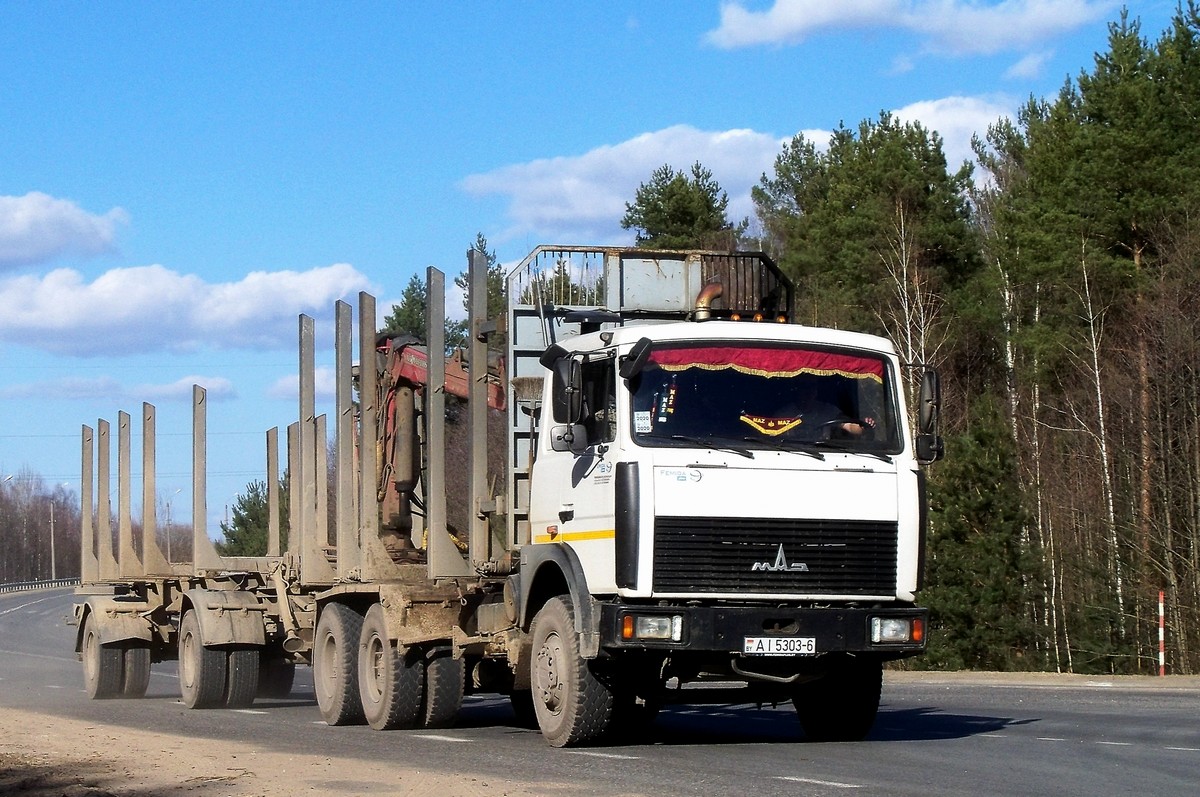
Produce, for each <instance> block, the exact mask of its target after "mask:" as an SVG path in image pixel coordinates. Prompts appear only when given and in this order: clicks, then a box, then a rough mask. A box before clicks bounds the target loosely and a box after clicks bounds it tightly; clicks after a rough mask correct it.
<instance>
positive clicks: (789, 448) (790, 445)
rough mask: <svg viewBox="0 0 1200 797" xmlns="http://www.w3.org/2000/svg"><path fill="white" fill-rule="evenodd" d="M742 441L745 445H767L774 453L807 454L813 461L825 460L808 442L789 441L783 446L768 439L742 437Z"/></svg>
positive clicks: (776, 441)
mask: <svg viewBox="0 0 1200 797" xmlns="http://www.w3.org/2000/svg"><path fill="white" fill-rule="evenodd" d="M742 439H743V440H745V441H746V442H747V443H758V444H762V445H767V446H769V447H771V448H773V449H775V450H776V451H784V452H787V453H788V454H807V455H808V456H810V457H812V458H814V459H819V460H824V459H825V455H824V454H822V453H821V452H820V451H817V450H815V447H814V444H813V443H809V442H802V441H800V440H789V441H788V442H787V444H786V445H785V444H783V443H781V442H779V441H778V440H772V439H770V438H769V437H743V438H742Z"/></svg>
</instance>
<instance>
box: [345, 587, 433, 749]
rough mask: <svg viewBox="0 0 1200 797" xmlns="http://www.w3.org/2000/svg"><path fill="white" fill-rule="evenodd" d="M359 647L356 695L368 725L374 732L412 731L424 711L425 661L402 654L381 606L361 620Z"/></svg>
mask: <svg viewBox="0 0 1200 797" xmlns="http://www.w3.org/2000/svg"><path fill="white" fill-rule="evenodd" d="M360 640H361V641H360V642H359V645H358V693H359V698H360V699H361V701H362V707H363V714H364V716H365V717H366V719H367V724H368V725H370V726H371V727H372V728H374V729H375V730H377V731H390V730H396V729H397V728H415V727H417V726H418V725H420V724H421V721H422V719H423V717H424V708H425V659H424V658H422V657H421V655H420V653H419V651H415V650H407V651H404V652H401V651H399V650H397V648H396V646H395V645H393V644H392V641H391V639H390V638H389V637H388V631H387V620H386V619H385V617H384V614H383V606H381V605H380V604H378V603H377V604H375V605H374V606H372V607H371V608H370V610H369V611H368V612H367V616H366V617H365V618H363V625H362V635H361V637H360Z"/></svg>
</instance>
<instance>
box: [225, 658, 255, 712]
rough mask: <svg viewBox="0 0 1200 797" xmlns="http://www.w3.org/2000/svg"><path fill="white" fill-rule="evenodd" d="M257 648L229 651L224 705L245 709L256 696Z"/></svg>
mask: <svg viewBox="0 0 1200 797" xmlns="http://www.w3.org/2000/svg"><path fill="white" fill-rule="evenodd" d="M261 658H262V656H261V654H260V653H259V651H258V648H234V649H232V650H230V651H229V659H228V662H227V666H228V676H227V677H226V680H225V705H226V707H228V708H246V707H247V706H249V705H251V704H253V703H254V698H255V696H256V695H257V694H258V676H259V670H258V664H259V660H260V659H261Z"/></svg>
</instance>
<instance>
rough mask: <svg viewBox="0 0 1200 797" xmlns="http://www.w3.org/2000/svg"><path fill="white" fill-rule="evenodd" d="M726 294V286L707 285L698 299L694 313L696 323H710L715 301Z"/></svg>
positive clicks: (714, 283) (693, 317)
mask: <svg viewBox="0 0 1200 797" xmlns="http://www.w3.org/2000/svg"><path fill="white" fill-rule="evenodd" d="M724 292H725V286H724V285H722V284H721V283H719V282H715V281H714V282H710V283H708V284H707V285H705V286H704V287H703V288H702V289H701V290H700V294H699V295H698V296H697V297H696V309H695V312H693V313H692V320H694V321H708V320H709V319H711V318H712V303H713V300H714V299H716V298H717V297H719V296H720V295H721V294H722V293H724Z"/></svg>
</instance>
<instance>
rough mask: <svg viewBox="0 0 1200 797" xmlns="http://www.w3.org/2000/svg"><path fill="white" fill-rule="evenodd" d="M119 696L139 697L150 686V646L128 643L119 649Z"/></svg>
mask: <svg viewBox="0 0 1200 797" xmlns="http://www.w3.org/2000/svg"><path fill="white" fill-rule="evenodd" d="M121 656H122V658H123V660H124V661H123V662H122V668H123V669H122V672H121V697H126V698H139V697H145V696H146V690H147V689H148V688H149V687H150V648H149V647H147V646H146V645H138V644H128V645H127V647H125V648H124V649H123V650H122V651H121Z"/></svg>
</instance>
